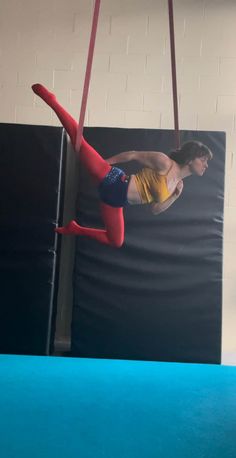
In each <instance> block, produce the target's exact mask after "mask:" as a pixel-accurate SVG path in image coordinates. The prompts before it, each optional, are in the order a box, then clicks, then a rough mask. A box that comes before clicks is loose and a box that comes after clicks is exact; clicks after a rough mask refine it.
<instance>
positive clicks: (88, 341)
mask: <svg viewBox="0 0 236 458" xmlns="http://www.w3.org/2000/svg"><path fill="white" fill-rule="evenodd" d="M85 138H86V139H87V140H88V142H89V143H91V144H92V145H93V146H94V147H95V148H96V149H97V150H98V151H99V152H100V153H102V154H103V155H104V157H109V156H111V155H113V154H116V153H118V152H120V151H127V150H154V151H164V152H168V151H170V150H171V149H173V145H174V133H173V131H168V130H160V131H158V130H143V129H116V128H87V129H85ZM190 139H195V140H200V141H202V142H203V143H206V144H207V145H208V146H209V147H210V148H211V149H212V151H213V153H214V159H213V160H212V161H211V162H210V164H209V168H208V170H207V173H206V174H205V175H204V176H203V177H201V178H200V177H193V176H192V177H188V178H186V179H185V180H184V192H183V194H182V196H181V198H180V199H179V200H178V201H176V203H175V204H174V205H173V206H172V207H171V208H170V209H169V210H168V211H166V212H164V213H162V214H160V215H158V216H155V215H152V214H151V212H150V208H149V207H148V206H129V207H127V208H126V209H125V227H126V235H125V244H124V246H123V247H122V248H120V249H116V248H112V247H109V246H104V245H101V244H99V243H98V242H96V241H93V240H91V239H88V238H85V237H77V252H76V264H75V273H74V308H73V323H72V354H73V355H75V356H83V357H100V358H118V359H140V360H161V361H182V362H184V361H185V362H204V363H219V362H220V358H221V296H222V229H223V195H224V158H225V134H224V133H222V132H201V131H198V132H196V131H194V132H191V131H182V132H181V140H182V143H183V142H184V141H187V140H190ZM120 167H121V168H123V169H124V170H125V171H126V172H127V173H131V172H135V171H136V170H138V168H139V167H140V166H138V165H137V164H136V163H132V164H131V163H126V164H120ZM80 171H81V172H80V191H79V196H78V215H77V216H78V220H79V222H80V223H81V224H83V225H89V226H92V227H94V226H97V227H100V226H101V224H102V223H101V219H100V217H99V207H98V201H97V192H96V190H95V189H94V187H93V185H92V183H91V180H90V178H89V176H88V174H87V172H86V171H85V170H84V169H83V168H82V166H81V168H80Z"/></svg>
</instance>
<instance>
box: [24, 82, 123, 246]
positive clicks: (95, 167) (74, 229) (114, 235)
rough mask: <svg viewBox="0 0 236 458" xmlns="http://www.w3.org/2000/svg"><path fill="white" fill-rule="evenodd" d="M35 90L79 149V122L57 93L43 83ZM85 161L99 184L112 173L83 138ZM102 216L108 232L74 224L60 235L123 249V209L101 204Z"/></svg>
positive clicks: (63, 229) (109, 167) (37, 85)
mask: <svg viewBox="0 0 236 458" xmlns="http://www.w3.org/2000/svg"><path fill="white" fill-rule="evenodd" d="M32 89H33V91H34V92H35V94H37V95H38V96H39V97H41V99H43V100H44V101H45V102H46V103H47V104H48V105H49V106H50V107H51V108H52V109H53V111H54V112H55V113H56V115H57V116H58V118H59V119H60V121H61V123H62V125H63V127H64V128H65V130H66V131H67V133H68V134H69V137H70V139H71V142H72V145H73V146H74V148H75V142H76V134H77V129H78V124H77V122H76V121H75V120H74V119H73V118H72V116H71V115H70V114H69V113H67V112H66V111H65V110H64V108H63V107H62V106H61V105H60V104H59V103H58V101H57V99H56V97H55V95H54V94H52V93H51V92H49V91H48V90H47V89H46V88H45V87H44V86H42V85H41V84H34V85H33V86H32ZM79 157H80V160H81V162H82V163H83V164H84V165H85V167H86V168H87V169H88V171H89V172H90V173H91V175H92V176H93V178H94V180H95V183H96V184H99V183H100V182H101V181H102V180H103V178H104V177H105V176H106V175H107V173H108V172H109V171H110V169H111V166H110V165H109V164H108V163H107V162H106V161H105V160H104V159H103V158H102V157H101V156H100V154H98V153H97V151H95V149H94V148H93V147H92V146H90V145H89V144H88V143H87V142H86V140H85V139H84V138H83V137H82V142H81V147H80V151H79ZM100 205H101V215H102V219H103V222H104V226H105V229H93V228H90V227H83V226H80V225H79V224H78V223H77V222H76V221H74V220H73V221H71V222H70V223H69V224H67V225H66V226H64V227H58V228H57V229H56V232H58V233H60V234H75V235H86V236H88V237H90V238H92V239H95V240H97V241H99V242H101V243H104V244H106V245H112V246H115V247H120V246H121V245H122V244H123V242H124V217H123V208H115V207H111V206H110V205H106V204H104V203H101V204H100Z"/></svg>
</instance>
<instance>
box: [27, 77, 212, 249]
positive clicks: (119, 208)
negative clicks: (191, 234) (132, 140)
mask: <svg viewBox="0 0 236 458" xmlns="http://www.w3.org/2000/svg"><path fill="white" fill-rule="evenodd" d="M32 89H33V91H34V92H35V94H37V95H38V96H39V97H41V98H42V99H43V100H44V101H45V102H46V103H47V104H48V105H49V106H50V107H51V108H52V109H53V110H54V112H55V113H56V114H57V116H58V118H59V119H60V121H61V123H62V125H63V126H64V128H65V129H66V131H67V133H68V134H69V136H70V139H71V142H72V145H73V146H74V148H75V144H76V134H77V129H78V124H77V122H76V121H75V120H74V119H73V118H72V117H71V116H70V114H68V113H67V112H66V111H65V110H64V108H63V107H62V106H61V105H60V104H59V103H58V101H57V99H56V97H55V95H54V94H52V93H51V92H49V91H48V90H47V89H46V88H45V87H44V86H42V85H41V84H34V85H33V86H32ZM79 154H80V160H81V162H82V163H83V164H84V165H85V167H86V168H87V169H88V171H89V172H90V174H91V175H92V176H93V178H94V180H95V183H96V185H97V186H98V191H99V194H100V198H101V215H102V219H103V222H104V226H105V229H94V228H90V227H83V226H80V225H79V224H78V223H77V222H76V221H74V220H73V221H71V222H70V223H69V224H67V225H66V226H65V227H58V228H56V232H58V233H59V234H75V235H86V236H88V237H90V238H93V239H95V240H97V241H99V242H101V243H104V244H106V245H112V246H115V247H121V246H122V244H123V242H124V217H123V207H124V206H125V205H127V204H131V205H132V204H134V205H135V204H151V210H152V212H153V213H154V214H155V215H158V214H159V213H161V212H163V211H165V210H167V208H169V207H170V206H171V205H172V204H173V203H174V202H175V201H176V199H178V198H179V196H180V195H181V193H182V191H183V179H184V178H186V177H187V176H190V175H193V174H194V175H198V176H202V175H203V174H204V172H205V171H206V169H207V167H208V160H209V159H212V153H211V151H210V149H209V148H208V147H207V146H205V145H203V144H202V143H200V142H196V141H190V142H187V143H185V144H184V145H183V146H182V147H181V149H180V150H178V151H174V152H173V153H172V154H171V155H170V156H167V155H166V154H164V153H162V152H154V151H126V152H123V153H120V154H117V155H115V156H112V157H110V158H109V159H108V160H107V161H106V160H105V159H103V158H102V157H101V156H100V155H99V154H98V153H97V151H95V150H94V148H92V146H90V145H89V144H88V143H87V142H86V141H85V139H84V138H82V142H81V147H80V151H79ZM131 160H136V161H138V162H139V163H140V164H141V165H142V167H143V168H142V169H141V170H140V172H139V173H137V174H136V175H131V176H130V177H128V176H126V174H125V173H124V172H123V171H122V170H121V169H119V168H117V167H113V164H119V163H121V162H128V161H131Z"/></svg>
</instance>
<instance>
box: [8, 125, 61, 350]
mask: <svg viewBox="0 0 236 458" xmlns="http://www.w3.org/2000/svg"><path fill="white" fill-rule="evenodd" d="M65 146H66V145H65V138H64V135H63V129H62V128H58V127H45V126H28V125H15V124H1V125H0V208H1V224H0V253H1V260H0V279H1V287H0V301H1V307H0V328H1V332H0V351H1V352H2V353H15V354H22V353H23V354H47V353H48V352H49V348H50V345H51V339H52V327H53V313H54V307H53V305H54V292H55V282H56V281H57V261H58V252H59V245H58V240H57V236H56V234H55V232H54V227H55V225H56V223H57V222H58V219H59V218H60V200H61V196H62V194H63V183H64V156H65Z"/></svg>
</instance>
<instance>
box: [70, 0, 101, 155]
mask: <svg viewBox="0 0 236 458" xmlns="http://www.w3.org/2000/svg"><path fill="white" fill-rule="evenodd" d="M100 2H101V0H95V6H94V13H93V23H92V30H91V36H90V43H89V51H88V59H87V67H86V73H85V79H84V89H83V95H82V102H81V109H80V116H79V126H78V131H77V135H76V144H75V149H76V151H77V152H78V151H79V149H80V145H81V139H82V134H83V128H84V117H85V112H86V105H87V99H88V90H89V83H90V76H91V68H92V62H93V52H94V47H95V40H96V33H97V25H98V16H99V8H100Z"/></svg>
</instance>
